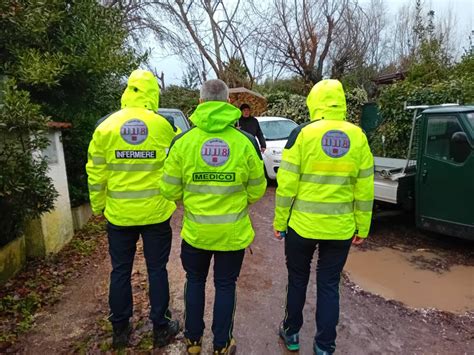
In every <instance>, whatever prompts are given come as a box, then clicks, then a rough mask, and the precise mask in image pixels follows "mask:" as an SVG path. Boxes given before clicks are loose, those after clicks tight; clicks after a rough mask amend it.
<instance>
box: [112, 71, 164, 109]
mask: <svg viewBox="0 0 474 355" xmlns="http://www.w3.org/2000/svg"><path fill="white" fill-rule="evenodd" d="M159 96H160V87H159V86H158V81H157V80H156V78H155V76H154V75H153V73H152V72H150V71H148V70H141V69H137V70H134V71H133V72H132V74H130V77H129V78H128V82H127V88H126V89H125V91H124V93H123V95H122V102H121V103H122V108H125V107H142V108H146V109H148V110H152V111H154V112H156V111H158V104H159Z"/></svg>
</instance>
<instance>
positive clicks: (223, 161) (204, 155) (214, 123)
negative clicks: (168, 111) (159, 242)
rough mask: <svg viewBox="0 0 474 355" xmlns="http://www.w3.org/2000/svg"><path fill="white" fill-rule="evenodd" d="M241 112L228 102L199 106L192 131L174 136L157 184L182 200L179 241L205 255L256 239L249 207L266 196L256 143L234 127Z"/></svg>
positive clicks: (235, 247)
mask: <svg viewBox="0 0 474 355" xmlns="http://www.w3.org/2000/svg"><path fill="white" fill-rule="evenodd" d="M240 114H241V113H240V110H238V109H237V108H235V107H234V106H232V105H230V104H228V103H226V102H217V101H209V102H205V103H202V104H200V105H199V106H198V107H197V109H196V111H195V112H194V113H193V114H192V116H191V117H190V119H191V121H192V122H193V123H194V124H195V125H196V127H195V128H193V129H191V130H190V131H188V132H185V133H183V134H181V135H180V136H177V137H176V139H175V141H174V143H173V145H172V147H171V148H170V152H169V154H168V158H167V159H166V161H165V171H164V175H163V178H162V180H161V183H160V189H161V191H162V193H163V195H164V196H165V197H166V198H168V199H170V200H173V201H177V200H183V204H184V223H183V229H182V231H181V235H182V237H183V238H184V239H185V240H186V242H188V243H189V244H190V245H192V246H194V247H196V248H199V249H205V250H220V251H228V250H240V249H244V248H246V247H247V246H248V245H249V244H250V243H251V242H252V241H253V238H254V234H255V233H254V231H253V228H252V225H251V223H250V217H249V215H248V205H249V204H250V203H254V202H256V201H257V200H259V199H260V198H261V197H262V196H263V194H264V193H265V188H266V179H265V175H264V170H263V161H262V157H261V155H260V151H259V149H258V145H257V143H256V141H255V138H254V137H251V136H250V135H248V134H247V133H245V132H243V131H240V130H238V129H236V128H234V127H233V125H234V123H235V122H236V120H237V119H238V118H239V117H240Z"/></svg>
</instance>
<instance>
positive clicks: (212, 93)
mask: <svg viewBox="0 0 474 355" xmlns="http://www.w3.org/2000/svg"><path fill="white" fill-rule="evenodd" d="M199 96H200V97H199V102H200V103H202V102H206V101H224V102H228V101H229V88H228V87H227V85H226V84H225V83H224V82H223V81H222V80H219V79H211V80H207V81H205V82H204V84H202V87H201V92H200V95H199Z"/></svg>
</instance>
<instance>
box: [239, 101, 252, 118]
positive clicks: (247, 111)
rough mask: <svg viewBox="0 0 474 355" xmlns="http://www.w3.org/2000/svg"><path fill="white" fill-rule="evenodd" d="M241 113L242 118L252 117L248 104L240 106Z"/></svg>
mask: <svg viewBox="0 0 474 355" xmlns="http://www.w3.org/2000/svg"><path fill="white" fill-rule="evenodd" d="M240 111H242V117H245V118H247V117H249V116H250V106H249V105H248V104H242V105H240Z"/></svg>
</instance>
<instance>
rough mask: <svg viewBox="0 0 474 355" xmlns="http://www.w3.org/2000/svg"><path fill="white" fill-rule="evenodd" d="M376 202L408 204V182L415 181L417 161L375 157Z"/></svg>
mask: <svg viewBox="0 0 474 355" xmlns="http://www.w3.org/2000/svg"><path fill="white" fill-rule="evenodd" d="M374 163H375V176H374V189H375V200H377V201H383V202H387V203H391V204H406V203H407V200H406V199H407V198H409V197H408V196H409V195H410V191H407V189H406V187H408V186H410V185H409V184H407V180H410V179H414V177H415V166H416V161H414V160H410V161H409V162H408V163H409V164H408V166H409V168H408V169H406V166H407V160H406V159H394V158H382V157H374Z"/></svg>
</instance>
